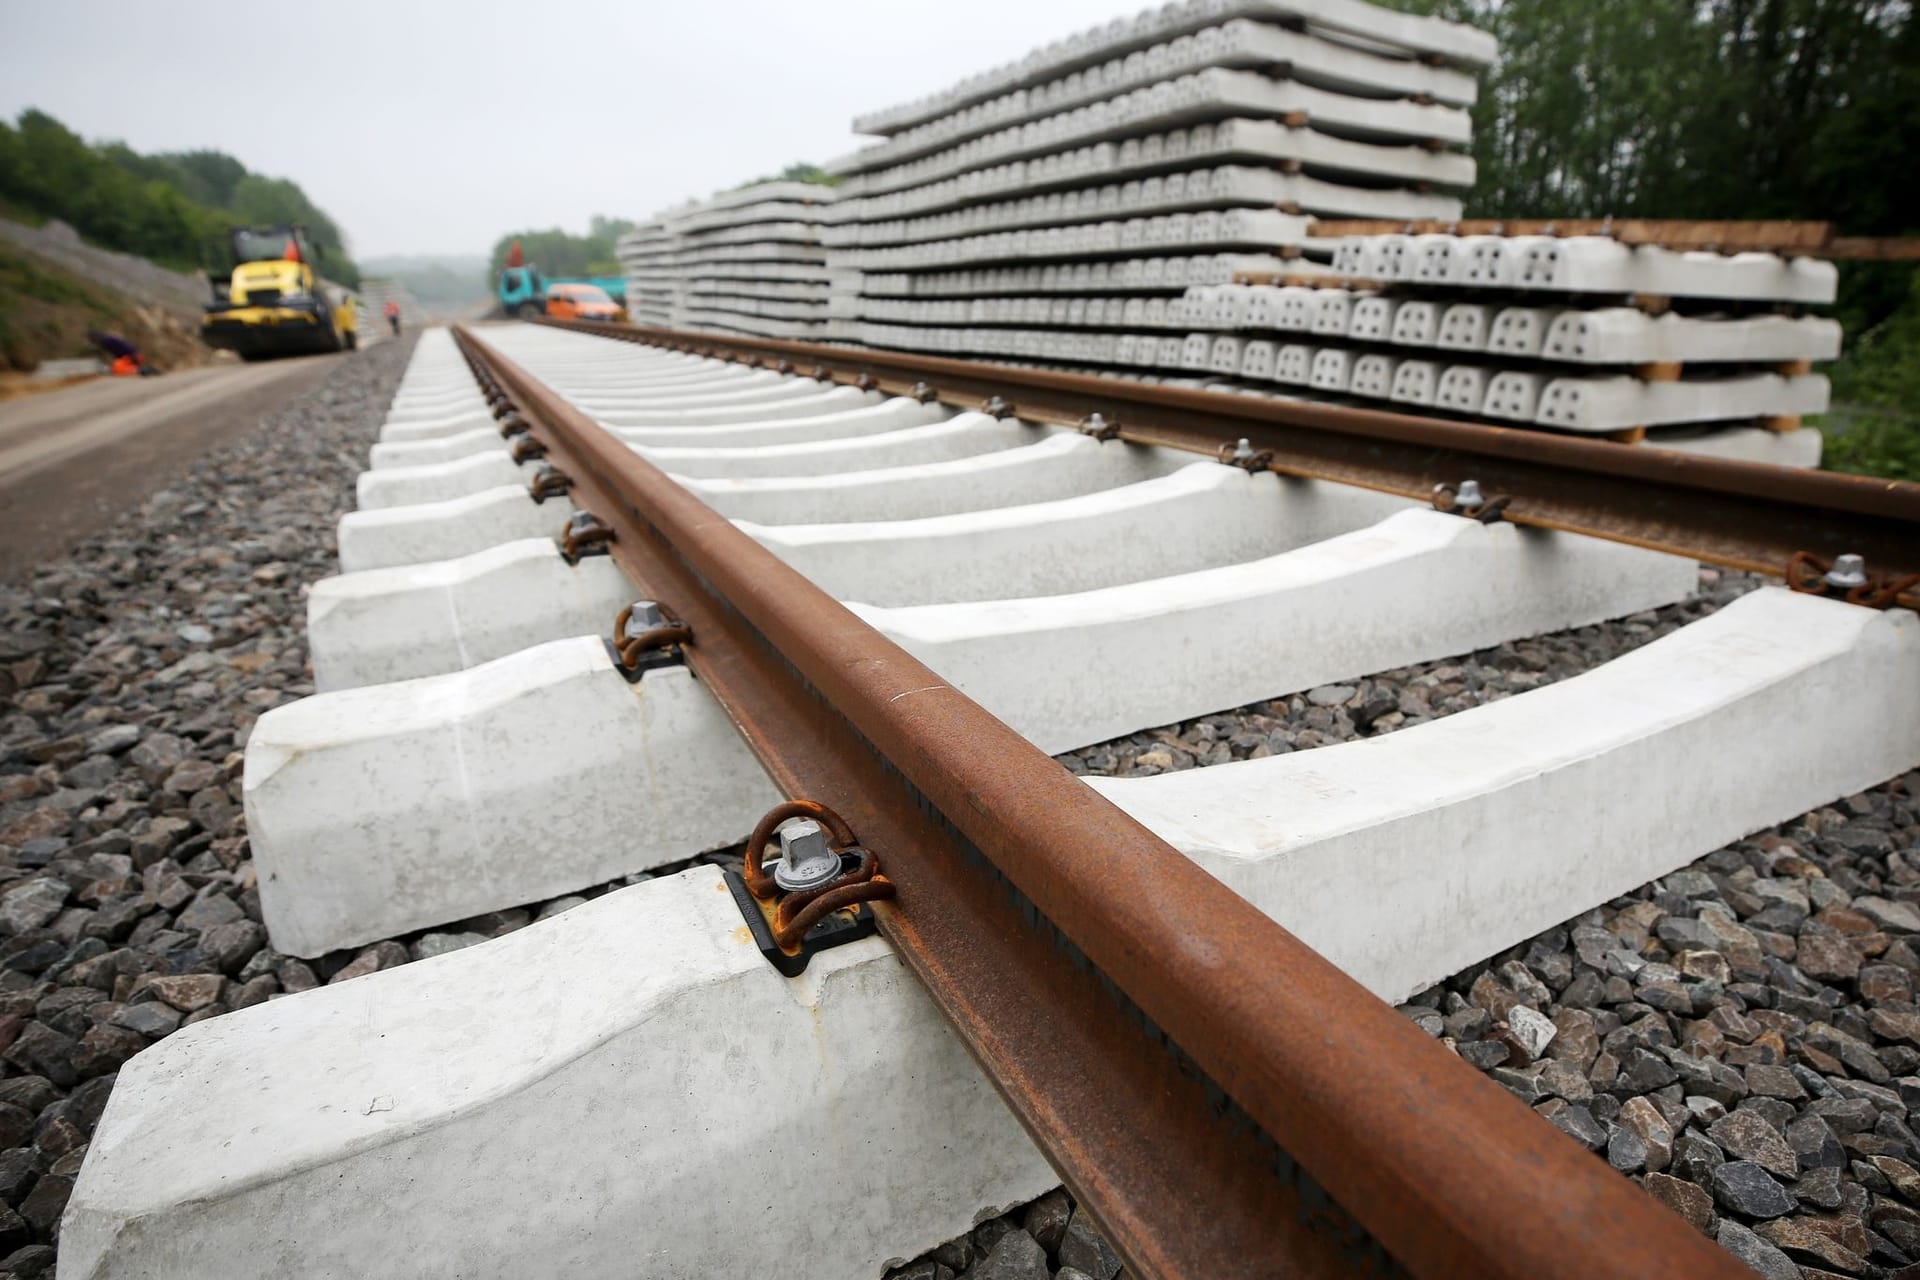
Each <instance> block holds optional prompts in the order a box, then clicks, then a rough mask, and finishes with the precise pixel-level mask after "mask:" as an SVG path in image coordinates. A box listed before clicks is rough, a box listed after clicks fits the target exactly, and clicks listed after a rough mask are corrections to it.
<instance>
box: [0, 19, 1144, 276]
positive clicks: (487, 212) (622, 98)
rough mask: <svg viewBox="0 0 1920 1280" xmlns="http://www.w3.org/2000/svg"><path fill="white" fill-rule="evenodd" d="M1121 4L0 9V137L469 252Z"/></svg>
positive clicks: (811, 130)
mask: <svg viewBox="0 0 1920 1280" xmlns="http://www.w3.org/2000/svg"><path fill="white" fill-rule="evenodd" d="M1141 3H1142V0H1044V2H1040V0H895V2H893V3H887V2H885V0H811V2H807V3H800V2H797V0H786V2H785V3H781V2H779V0H727V2H725V3H716V2H715V0H705V2H704V3H703V2H702V0H692V3H686V2H684V0H629V2H625V3H623V2H621V0H546V2H545V3H542V4H539V5H531V4H495V3H452V2H450V0H380V2H370V0H337V2H335V3H330V4H293V5H285V4H272V3H259V2H257V0H256V2H255V3H251V4H246V5H235V4H212V3H206V2H205V0H168V2H167V3H160V4H154V3H147V4H141V5H134V4H128V3H113V4H106V5H82V4H76V3H73V0H0V114H4V115H5V117H6V118H7V119H8V120H9V121H12V120H13V119H15V118H16V117H17V116H18V115H19V112H20V111H21V109H23V108H25V107H29V106H35V107H39V108H41V109H42V110H45V111H47V112H49V113H51V114H52V115H54V116H55V117H57V118H58V119H60V120H61V121H63V122H65V123H66V125H67V126H68V127H69V128H72V129H74V130H76V131H77V132H79V133H81V134H82V135H84V136H85V137H87V138H88V139H90V140H96V141H98V140H105V139H119V140H122V141H124V142H126V143H128V144H129V145H130V146H132V147H133V148H134V149H135V150H138V151H177V150H190V149H193V148H197V147H211V148H215V149H218V150H221V151H226V152H228V153H230V154H232V155H234V156H237V157H238V158H239V159H240V160H241V161H242V162H243V163H245V164H246V166H247V167H248V168H249V169H252V170H255V171H256V172H263V173H267V174H270V175H273V176H277V177H289V178H292V179H294V180H295V181H296V182H298V183H299V184H300V185H301V186H302V187H304V188H305V189H306V192H307V194H308V195H309V196H310V197H312V199H313V200H314V202H315V203H316V204H318V205H319V206H320V207H321V208H323V209H325V210H327V211H328V212H329V213H331V214H332V215H333V216H334V218H335V219H336V220H337V221H339V223H340V224H341V226H342V228H343V229H344V230H345V231H346V233H347V236H348V239H349V240H350V241H351V243H352V247H353V251H354V253H355V254H356V256H359V257H380V256H385V255H388V254H396V253H483V252H485V251H486V250H487V249H489V248H490V247H491V246H492V244H493V241H494V240H495V238H496V237H498V236H499V235H501V234H503V233H504V232H506V231H509V230H515V229H520V228H528V227H531V228H545V227H550V226H562V227H565V228H566V229H568V230H571V231H584V230H585V229H586V223H587V219H588V218H589V217H590V216H591V215H593V214H595V213H604V214H608V215H611V216H616V217H629V218H639V217H644V216H645V215H647V214H649V213H652V212H653V211H654V210H656V209H659V208H661V207H662V206H665V205H668V204H672V203H675V202H677V201H679V200H682V199H685V198H687V197H689V196H703V195H707V194H709V193H711V192H713V191H715V190H717V189H720V188H723V187H729V186H734V185H737V184H739V183H740V182H743V181H746V180H747V179H749V178H755V177H760V176H762V175H765V174H769V173H773V172H776V171H778V170H780V169H783V168H785V167H786V166H787V165H788V164H790V163H793V162H795V161H800V160H810V161H815V162H820V161H824V160H827V159H830V158H832V157H834V156H837V155H841V154H843V153H845V152H847V151H850V150H852V149H853V148H854V147H855V146H856V145H858V144H859V142H860V141H861V140H860V139H858V138H856V137H854V136H853V135H852V134H851V132H850V130H849V125H850V123H851V121H852V119H853V117H854V116H855V115H858V114H862V113H864V112H869V111H873V110H877V109H879V108H881V107H885V106H890V105H892V104H894V103H896V102H899V101H902V100H905V99H908V98H915V97H919V96H921V95H923V94H926V93H929V92H932V91H933V90H936V89H940V88H944V87H946V86H947V85H949V84H952V83H953V82H954V81H956V80H958V79H960V78H961V77H963V76H966V75H970V74H972V73H974V72H977V71H981V70H984V69H985V68H987V67H989V66H992V65H997V64H999V63H1001V62H1005V61H1008V60H1010V59H1013V58H1016V57H1019V56H1021V55H1022V54H1024V53H1026V52H1027V51H1028V50H1029V49H1031V48H1033V47H1034V46H1036V45H1039V44H1042V43H1045V42H1046V41H1049V40H1052V39H1055V38H1057V37H1059V36H1062V35H1066V34H1069V33H1072V32H1075V31H1079V30H1082V29H1084V28H1086V27H1089V26H1092V25H1094V24H1095V23H1100V22H1105V21H1107V20H1109V19H1111V18H1114V17H1117V16H1120V15H1122V14H1131V13H1133V12H1135V11H1136V10H1137V9H1138V8H1139V7H1140V5H1141ZM281 33H284V36H285V38H284V39H283V38H281Z"/></svg>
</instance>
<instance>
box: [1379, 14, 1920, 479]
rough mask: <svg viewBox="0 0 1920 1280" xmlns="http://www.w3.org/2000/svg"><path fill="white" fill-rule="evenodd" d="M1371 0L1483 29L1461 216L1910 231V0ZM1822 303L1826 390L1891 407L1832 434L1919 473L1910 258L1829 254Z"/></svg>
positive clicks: (1917, 181)
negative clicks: (1472, 171)
mask: <svg viewBox="0 0 1920 1280" xmlns="http://www.w3.org/2000/svg"><path fill="white" fill-rule="evenodd" d="M1386 2H1387V3H1389V4H1392V5H1393V6H1394V7H1395V8H1400V9H1406V10H1410V11H1413V12H1419V13H1432V14H1437V15H1439V16H1441V17H1447V18H1454V19H1458V20H1459V21H1462V22H1469V23H1472V24H1473V25H1474V26H1477V27H1480V28H1482V29H1483V30H1486V31H1490V32H1492V33H1493V34H1494V35H1496V36H1498V37H1499V40H1500V61H1499V64H1498V65H1497V66H1495V67H1494V68H1493V69H1492V70H1491V71H1489V72H1488V73H1487V74H1486V75H1485V76H1484V77H1483V80H1482V84H1481V100H1480V103H1479V105H1478V106H1476V107H1475V108H1474V112H1473V122H1474V148H1473V149H1474V157H1475V159H1476V160H1477V162H1478V165H1479V177H1478V180H1477V182H1476V183H1475V185H1474V189H1473V192H1472V194H1471V195H1470V196H1469V197H1468V200H1467V212H1468V215H1469V216H1472V217H1508V218H1519V217H1605V216H1608V215H1613V216H1616V217H1646V218H1805V219H1812V220H1816V221H1824V222H1831V223H1833V224H1834V225H1835V226H1836V227H1837V228H1838V229H1839V231H1840V232H1841V233H1842V234H1844V235H1861V236H1880V235H1902V234H1906V233H1911V232H1916V231H1920V207H1916V201H1920V110H1917V109H1916V108H1920V20H1916V19H1915V17H1914V12H1913V8H1914V7H1913V5H1912V4H1911V3H1909V2H1907V0H1604V3H1597V2H1596V0H1386ZM1837 312H1838V315H1839V318H1840V319H1841V321H1842V322H1843V323H1844V324H1845V325H1846V329H1847V348H1848V354H1847V357H1846V358H1845V359H1844V360H1843V361H1842V362H1841V364H1840V365H1838V366H1836V367H1835V369H1834V371H1833V375H1834V390H1835V398H1836V400H1837V401H1845V402H1850V403H1854V404H1860V405H1869V406H1879V407H1881V408H1883V409H1886V410H1889V411H1891V412H1892V413H1893V414H1894V415H1895V416H1894V417H1891V418H1887V417H1881V416H1876V417H1875V418H1874V419H1873V420H1871V421H1868V422H1865V423H1864V424H1862V425H1860V426H1858V427H1857V428H1855V429H1849V430H1847V431H1845V433H1844V434H1843V435H1841V436H1840V437H1839V438H1838V439H1836V440H1832V442H1831V444H1830V449H1831V450H1833V451H1834V452H1835V453H1836V454H1837V455H1838V457H1837V460H1839V461H1842V462H1849V463H1853V464H1858V465H1865V466H1870V467H1872V468H1873V469H1876V470H1879V471H1882V472H1883V473H1887V474H1894V475H1902V476H1905V477H1907V478H1920V271H1916V269H1915V268H1914V266H1913V265H1912V264H1870V263H1852V264H1843V265H1842V267H1841V292H1840V305H1839V307H1838V308H1837ZM1842 425H1844V424H1842ZM1830 434H1831V433H1830ZM1849 454H1854V455H1861V454H1867V455H1871V456H1865V457H1860V456H1855V457H1849V456H1848V455H1849Z"/></svg>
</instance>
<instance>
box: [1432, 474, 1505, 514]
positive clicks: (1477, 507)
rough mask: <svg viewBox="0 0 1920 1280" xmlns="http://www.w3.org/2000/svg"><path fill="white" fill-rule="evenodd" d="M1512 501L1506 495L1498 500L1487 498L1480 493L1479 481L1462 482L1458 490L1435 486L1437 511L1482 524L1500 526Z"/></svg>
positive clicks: (1434, 503)
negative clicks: (1503, 514) (1504, 513)
mask: <svg viewBox="0 0 1920 1280" xmlns="http://www.w3.org/2000/svg"><path fill="white" fill-rule="evenodd" d="M1512 501H1513V499H1512V498H1509V497H1507V496H1506V495H1504V494H1502V495H1501V496H1499V497H1497V498H1489V497H1487V496H1486V495H1485V494H1483V493H1481V492H1480V482H1479V481H1478V480H1462V481H1461V482H1460V487H1459V488H1457V489H1455V488H1452V487H1450V486H1448V485H1444V484H1437V485H1435V486H1433V509H1434V510H1435V511H1444V512H1446V513H1447V514H1448V515H1450V516H1464V517H1465V518H1466V519H1468V520H1478V521H1479V522H1480V523H1481V524H1498V523H1499V522H1500V516H1501V513H1502V512H1504V511H1505V510H1506V509H1507V505H1508V504H1509V503H1511V502H1512Z"/></svg>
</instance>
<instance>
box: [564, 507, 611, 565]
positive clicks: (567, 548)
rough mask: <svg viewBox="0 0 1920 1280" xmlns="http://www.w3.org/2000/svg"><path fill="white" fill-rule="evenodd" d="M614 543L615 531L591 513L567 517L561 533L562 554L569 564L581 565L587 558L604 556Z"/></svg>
mask: <svg viewBox="0 0 1920 1280" xmlns="http://www.w3.org/2000/svg"><path fill="white" fill-rule="evenodd" d="M612 541H613V530H612V529H611V528H610V527H608V525H607V522H606V521H604V520H602V519H601V518H600V517H599V516H596V515H595V514H593V512H591V511H576V512H574V513H573V514H572V515H570V516H568V517H567V527H566V528H564V529H562V530H561V531H560V554H561V555H562V556H563V557H564V558H565V559H566V562H567V563H568V564H579V563H580V561H581V559H582V557H585V556H604V555H606V554H608V552H609V544H610V543H612Z"/></svg>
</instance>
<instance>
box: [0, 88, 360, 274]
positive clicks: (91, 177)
mask: <svg viewBox="0 0 1920 1280" xmlns="http://www.w3.org/2000/svg"><path fill="white" fill-rule="evenodd" d="M0 202H4V203H5V205H6V206H7V207H9V208H13V209H19V210H21V211H24V212H26V213H28V214H30V215H32V216H34V217H38V218H59V219H60V220H62V221H63V222H67V223H70V224H72V226H73V228H74V229H75V230H76V231H78V232H80V234H81V235H83V236H85V237H86V238H87V239H88V240H90V241H92V242H93V243H95V244H98V245H102V246H104V247H106V248H109V249H118V250H120V251H121V252H124V253H135V254H139V255H140V256H142V257H144V258H150V259H152V260H153V261H155V262H158V263H161V264H163V265H165V266H169V267H173V268H175V269H177V270H182V271H191V270H193V269H194V268H196V267H199V268H203V269H205V270H207V271H208V272H210V273H212V274H215V275H222V274H225V273H226V271H227V270H228V269H229V268H230V267H231V265H232V264H231V262H230V261H229V260H228V249H227V228H228V226H230V225H231V224H233V223H236V222H243V223H264V222H300V223H304V224H306V226H307V228H308V231H309V233H310V235H311V237H312V240H313V243H314V246H315V248H316V249H317V250H319V258H320V262H319V266H320V269H321V270H322V271H323V272H324V273H325V274H326V275H327V276H328V277H330V278H331V279H334V280H338V281H340V282H341V283H342V284H346V285H349V286H351V285H356V284H358V283H359V280H360V273H359V271H358V269H357V268H356V267H355V266H354V264H353V260H352V258H351V257H349V256H348V253H347V244H346V237H345V236H343V235H342V234H341V233H340V229H339V227H338V226H337V225H336V224H335V223H334V221H333V219H332V218H330V217H328V216H327V215H326V213H325V212H323V211H322V210H321V209H319V208H318V207H317V206H315V205H314V203H313V202H312V201H311V200H309V199H308V198H307V196H306V193H305V192H303V191H302V190H301V189H300V188H299V186H298V185H296V184H295V183H293V182H290V181H288V180H286V179H284V178H268V177H263V176H261V175H259V174H254V173H249V172H248V171H247V167H246V166H245V165H243V164H241V163H240V162H239V161H238V160H235V159H234V158H233V157H232V156H229V155H224V154H222V153H221V152H218V151H186V152H177V153H172V154H162V155H141V154H139V153H138V152H136V151H134V150H133V149H132V148H130V147H128V146H126V145H125V144H124V143H118V142H108V143H100V144H89V143H88V142H87V141H86V140H85V139H83V138H81V137H80V136H79V135H78V134H76V133H74V132H73V131H72V130H70V129H68V128H67V127H66V126H65V125H63V124H61V123H60V122H59V121H58V120H55V119H54V118H53V117H52V116H50V115H48V114H46V113H45V112H44V111H35V110H28V111H24V112H22V113H21V114H20V118H19V120H18V122H17V123H16V124H15V125H13V126H9V125H8V124H7V123H6V122H5V121H0Z"/></svg>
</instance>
